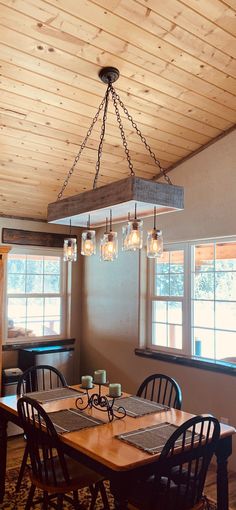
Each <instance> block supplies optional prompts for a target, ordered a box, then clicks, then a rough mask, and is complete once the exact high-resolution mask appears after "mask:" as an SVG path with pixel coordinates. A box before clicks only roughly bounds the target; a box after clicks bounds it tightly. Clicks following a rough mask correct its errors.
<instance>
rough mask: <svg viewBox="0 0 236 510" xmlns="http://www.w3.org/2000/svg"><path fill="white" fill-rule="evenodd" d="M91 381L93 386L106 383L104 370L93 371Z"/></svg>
mask: <svg viewBox="0 0 236 510" xmlns="http://www.w3.org/2000/svg"><path fill="white" fill-rule="evenodd" d="M93 380H94V382H95V384H105V383H106V382H107V374H106V370H95V372H94V377H93Z"/></svg>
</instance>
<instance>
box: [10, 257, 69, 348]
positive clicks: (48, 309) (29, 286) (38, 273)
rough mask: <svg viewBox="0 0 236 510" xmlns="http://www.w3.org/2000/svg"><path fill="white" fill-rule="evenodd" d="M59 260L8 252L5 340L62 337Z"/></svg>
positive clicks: (62, 280) (63, 287) (62, 321)
mask: <svg viewBox="0 0 236 510" xmlns="http://www.w3.org/2000/svg"><path fill="white" fill-rule="evenodd" d="M63 267H64V266H63V263H62V258H61V256H59V255H57V254H56V255H54V254H53V255H52V254H47V253H45V254H41V253H38V252H37V253H35V252H34V253H28V254H27V255H26V254H25V253H11V254H9V256H8V264H7V339H8V341H10V340H12V339H14V341H15V339H16V338H18V339H26V338H27V339H29V337H33V338H37V339H38V338H53V337H57V338H58V337H61V336H62V335H63V334H65V312H66V307H65V305H66V303H65V282H64V276H65V275H64V271H63Z"/></svg>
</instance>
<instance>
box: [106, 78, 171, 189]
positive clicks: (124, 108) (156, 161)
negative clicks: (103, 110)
mask: <svg viewBox="0 0 236 510" xmlns="http://www.w3.org/2000/svg"><path fill="white" fill-rule="evenodd" d="M111 93H112V99H113V102H114V101H117V102H118V103H119V105H120V106H121V108H122V110H123V111H124V113H125V115H126V117H127V118H128V120H129V121H130V122H131V124H132V126H133V128H134V129H135V131H136V133H137V135H138V136H139V138H140V139H141V141H142V143H143V144H144V146H145V148H146V149H147V151H148V152H149V154H150V156H151V157H152V158H153V159H154V161H155V163H156V165H157V166H158V168H159V170H160V172H161V174H162V175H163V177H164V179H165V181H166V182H167V183H168V184H172V182H171V180H170V178H169V176H168V175H167V173H166V170H165V169H164V168H162V166H161V163H160V161H159V159H157V157H156V155H155V154H154V152H153V151H152V149H151V147H150V145H149V144H148V143H147V140H146V138H145V136H143V135H142V133H141V131H140V129H139V128H138V126H137V124H136V122H135V121H134V119H133V117H132V116H131V115H130V114H129V112H128V110H127V108H126V106H125V105H124V103H123V101H122V100H121V98H120V96H119V95H118V94H117V92H116V91H115V89H114V88H113V87H112V86H111ZM114 104H115V102H114ZM118 122H119V121H118ZM122 138H123V137H122ZM126 155H127V154H126ZM128 161H129V160H128ZM132 175H134V174H132Z"/></svg>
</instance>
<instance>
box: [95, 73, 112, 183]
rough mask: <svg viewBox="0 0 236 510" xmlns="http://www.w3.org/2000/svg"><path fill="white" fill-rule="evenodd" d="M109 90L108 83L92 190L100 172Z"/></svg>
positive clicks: (109, 85)
mask: <svg viewBox="0 0 236 510" xmlns="http://www.w3.org/2000/svg"><path fill="white" fill-rule="evenodd" d="M110 90H111V84H110V83H109V84H108V86H107V91H106V94H105V97H104V111H103V119H102V127H101V134H100V142H99V146H98V159H97V162H96V172H95V177H94V181H93V189H95V188H96V187H97V180H98V175H99V170H100V165H101V157H102V147H103V141H104V136H105V131H106V120H107V109H108V102H109V95H110Z"/></svg>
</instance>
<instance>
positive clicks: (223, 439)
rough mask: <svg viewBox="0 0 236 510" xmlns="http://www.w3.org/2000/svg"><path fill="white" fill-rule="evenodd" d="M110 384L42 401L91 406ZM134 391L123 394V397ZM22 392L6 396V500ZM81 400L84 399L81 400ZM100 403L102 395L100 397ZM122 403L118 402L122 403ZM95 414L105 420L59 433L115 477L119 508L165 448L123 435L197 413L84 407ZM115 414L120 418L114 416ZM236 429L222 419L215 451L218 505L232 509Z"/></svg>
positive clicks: (68, 449) (47, 405) (0, 426)
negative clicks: (10, 445)
mask: <svg viewBox="0 0 236 510" xmlns="http://www.w3.org/2000/svg"><path fill="white" fill-rule="evenodd" d="M73 388H74V389H76V390H78V391H80V392H81V386H80V385H75V386H73ZM107 392H108V388H107V387H106V386H105V385H104V386H99V388H98V387H97V386H95V387H93V388H92V389H90V390H87V391H86V392H84V393H82V392H81V394H80V396H79V401H77V397H78V395H77V394H76V393H75V394H73V393H72V396H71V397H68V398H62V399H57V400H50V401H47V402H44V403H43V404H42V405H43V407H44V409H45V410H46V411H47V412H48V413H54V412H56V411H62V410H67V409H72V410H73V409H77V407H76V401H77V405H79V407H80V408H85V407H86V405H87V403H88V398H89V397H91V396H92V395H98V394H101V395H103V396H106V395H107ZM125 396H129V394H128V393H123V394H122V397H125ZM122 397H121V398H117V399H115V401H114V402H115V404H116V405H121V406H122V400H123V398H122ZM17 398H18V397H17V396H16V395H12V396H7V397H3V398H1V399H0V502H3V499H4V493H5V475H6V455H7V423H8V421H11V422H13V423H15V424H17V425H19V424H20V423H19V417H18V414H17ZM78 402H79V404H78ZM95 402H96V399H95ZM117 403H118V404H117ZM83 412H84V413H86V415H87V416H89V417H90V418H92V419H95V420H96V419H97V420H102V422H104V423H102V424H99V425H98V426H93V427H88V428H81V429H79V430H74V431H70V432H65V431H63V433H62V434H59V437H60V440H61V443H62V446H63V450H64V451H65V453H66V454H68V455H70V456H71V457H73V458H75V459H77V460H79V461H80V462H83V463H84V464H85V465H87V466H89V467H90V468H92V469H95V470H96V471H97V472H99V473H101V474H102V475H103V476H104V478H105V479H108V480H109V481H110V489H111V493H112V494H113V496H114V501H115V508H116V510H126V509H127V508H128V494H129V491H130V487H131V486H132V484H133V483H134V481H135V480H137V479H138V478H142V477H146V476H149V475H150V474H152V473H153V472H154V470H155V464H156V463H158V459H159V456H160V453H159V452H158V453H154V454H153V453H152V454H150V453H149V452H147V451H144V450H143V449H140V448H137V447H135V446H134V445H132V444H128V443H127V442H126V441H121V440H120V438H118V437H117V436H123V435H126V434H127V433H129V432H131V431H136V430H140V429H143V430H145V429H148V428H149V427H153V426H156V425H159V424H164V423H168V424H172V425H174V426H177V427H178V426H180V425H182V423H184V422H185V421H187V420H188V419H190V418H192V417H193V416H194V415H193V414H190V413H188V412H185V411H180V410H176V409H173V408H167V407H164V408H163V409H162V410H161V411H160V410H159V409H158V410H157V412H155V410H154V412H151V413H149V414H144V415H142V416H138V417H133V416H132V415H131V416H128V415H125V416H124V415H123V414H122V413H121V415H119V413H118V412H116V413H115V414H116V416H120V419H118V418H116V417H115V416H113V417H112V416H111V415H110V420H109V416H108V413H107V411H106V409H104V407H103V408H101V407H100V406H96V405H95V406H94V405H92V406H87V408H86V410H85V411H83ZM112 418H114V419H112ZM234 433H235V428H234V427H232V426H229V425H225V424H221V428H220V439H219V442H218V446H217V449H216V452H215V455H216V463H217V474H216V486H217V510H228V509H229V500H228V466H227V463H228V458H229V457H230V455H231V453H232V436H233V434H234Z"/></svg>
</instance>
